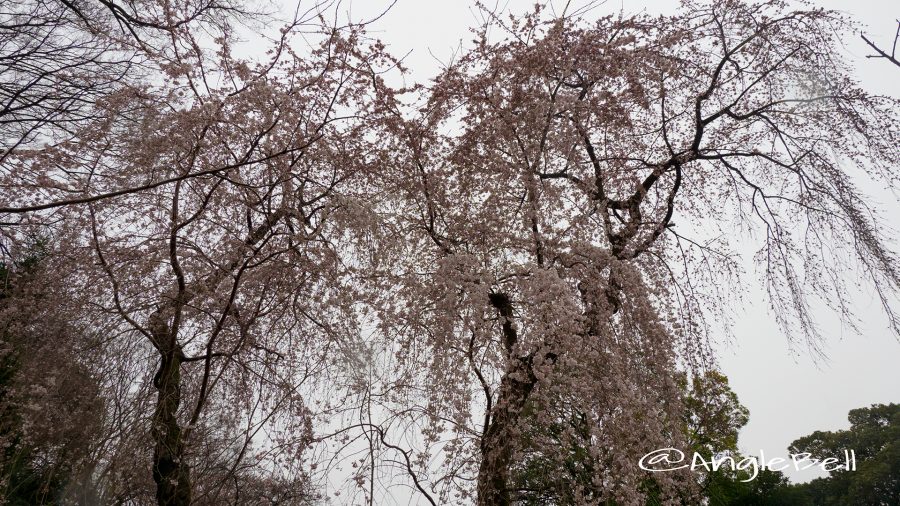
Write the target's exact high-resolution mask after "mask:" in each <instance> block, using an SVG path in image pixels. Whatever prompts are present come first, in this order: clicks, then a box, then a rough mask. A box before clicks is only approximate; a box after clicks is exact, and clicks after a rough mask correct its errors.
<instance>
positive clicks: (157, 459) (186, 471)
mask: <svg viewBox="0 0 900 506" xmlns="http://www.w3.org/2000/svg"><path fill="white" fill-rule="evenodd" d="M181 359H182V354H181V353H180V350H179V349H177V348H173V349H170V350H167V352H166V353H164V354H163V356H162V363H161V364H160V367H159V372H158V373H157V375H156V379H155V381H154V384H155V386H156V389H157V392H158V393H159V395H158V397H157V401H156V411H155V412H154V413H153V430H152V433H153V440H154V442H155V443H156V446H155V448H154V451H153V481H155V482H156V501H157V504H159V505H160V506H163V505H165V506H186V505H189V504H190V503H191V477H190V467H189V466H188V464H187V462H185V460H184V441H183V440H182V430H181V426H180V425H178V417H177V416H178V407H179V405H180V404H181Z"/></svg>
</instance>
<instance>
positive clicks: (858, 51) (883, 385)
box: [285, 0, 900, 481]
mask: <svg viewBox="0 0 900 506" xmlns="http://www.w3.org/2000/svg"><path fill="white" fill-rule="evenodd" d="M285 3H286V4H290V3H291V2H290V1H286V2H285ZM486 3H487V4H488V5H490V6H493V5H494V4H493V3H491V2H486ZM552 3H553V4H554V5H555V6H556V7H557V8H560V7H562V6H564V5H565V2H564V1H563V2H552ZM810 3H811V4H812V5H815V6H821V7H825V8H831V9H837V10H841V11H844V12H846V13H848V14H850V15H851V16H853V17H854V18H855V19H856V20H858V21H859V22H861V23H862V24H863V26H862V29H863V30H864V31H865V33H866V34H867V35H868V36H869V38H870V39H872V40H874V41H875V42H876V43H879V44H880V45H881V47H889V46H890V44H891V42H892V41H893V35H894V32H895V30H896V26H897V25H896V22H895V21H894V20H895V19H896V18H897V17H900V7H897V4H896V3H895V2H889V1H886V0H880V1H879V0H855V1H853V2H849V1H824V0H823V1H813V2H810ZM533 4H534V1H533V0H509V1H507V2H500V3H499V4H498V5H499V7H500V8H501V9H502V8H504V7H505V8H506V9H507V10H509V11H512V12H523V11H525V10H528V9H530V8H531V6H533ZM583 4H584V2H577V1H574V0H573V1H572V5H573V6H578V5H583ZM389 5H390V1H386V0H356V1H355V2H349V1H345V2H344V3H343V4H342V5H341V7H340V9H341V10H342V11H343V12H345V14H346V15H347V16H349V17H350V19H354V20H360V19H366V18H372V17H375V16H377V15H378V14H379V13H381V12H382V11H384V10H385V9H386V8H387V7H388V6H389ZM676 7H677V2H675V1H660V0H655V1H646V0H631V1H629V2H628V3H623V2H612V1H610V2H606V3H604V4H601V5H599V6H598V7H597V8H596V9H595V10H594V11H592V12H593V13H592V14H591V15H597V16H599V15H604V14H609V13H614V12H618V11H620V10H624V11H625V12H626V13H636V12H640V11H647V12H650V13H664V12H671V11H673V10H674V9H675V8H676ZM479 19H480V18H479V16H478V15H477V13H476V12H475V10H474V9H473V8H472V3H471V2H469V1H468V0H442V1H439V0H397V2H396V3H395V4H394V5H393V7H392V8H391V9H390V10H388V12H387V13H386V14H384V16H383V17H381V18H380V19H378V20H377V21H376V22H375V23H374V24H373V25H372V26H371V27H370V35H372V36H375V37H378V38H380V39H381V40H382V41H384V42H385V43H386V44H388V47H389V50H390V51H391V52H392V53H393V54H394V55H396V56H398V57H399V56H403V55H406V56H405V58H404V63H405V65H406V66H407V67H408V68H410V69H411V74H410V76H409V78H410V79H411V80H412V81H419V82H424V81H427V80H428V79H429V78H430V77H431V76H433V75H435V74H436V73H437V72H438V71H439V70H440V68H441V64H442V62H447V61H449V60H450V58H451V57H452V55H453V53H454V51H455V50H456V49H457V48H459V47H460V45H461V44H462V45H463V46H464V47H465V46H468V45H469V41H470V40H471V38H472V37H471V35H470V33H469V32H468V27H470V26H473V25H475V24H477V23H478V21H479ZM845 44H846V51H847V53H848V57H849V58H851V60H852V62H853V63H854V64H855V66H856V68H857V76H858V78H859V79H860V81H861V82H862V84H863V87H864V88H866V89H868V90H869V91H872V92H876V93H881V94H889V95H893V96H895V97H898V96H900V68H898V67H896V66H894V65H893V64H891V63H890V62H888V61H887V60H884V59H867V58H865V55H867V54H871V51H870V50H868V49H867V47H866V46H865V44H864V43H863V42H862V40H861V39H860V38H859V36H858V34H857V35H856V36H854V37H850V38H848V40H846V42H845ZM898 152H900V148H898ZM898 156H900V155H898ZM863 189H864V190H866V191H868V192H870V193H871V194H872V196H873V199H875V201H876V202H879V203H880V205H878V206H877V207H880V208H881V209H882V210H883V211H884V214H883V217H884V218H887V219H888V220H890V222H892V223H893V222H895V221H896V220H897V219H900V206H898V203H897V194H896V192H894V191H892V190H885V189H880V188H875V187H871V188H867V187H866V186H865V185H863ZM891 228H896V227H894V226H892V227H891ZM887 235H888V236H890V237H892V238H893V239H894V240H893V247H894V250H895V251H896V250H898V249H900V248H898V241H897V240H896V237H897V234H896V232H895V230H889V231H887ZM747 253H748V254H752V251H751V250H748V252H747ZM858 274H859V273H855V272H848V273H846V276H848V277H853V276H857V275H858ZM753 278H754V274H753V272H752V271H751V272H748V276H747V279H748V280H749V279H753ZM766 308H767V306H766V303H765V300H764V298H763V295H762V293H761V292H759V291H750V292H748V294H747V297H746V304H745V305H744V306H742V307H735V308H734V322H735V327H734V333H735V340H734V342H732V343H725V342H720V343H718V344H717V345H716V349H717V352H718V355H719V358H720V363H721V367H722V369H723V371H724V372H725V374H727V375H728V377H729V379H730V382H731V386H732V388H733V389H734V391H735V392H736V393H737V394H738V396H739V398H740V400H741V402H742V404H744V405H745V406H746V407H748V408H749V409H750V423H749V425H747V427H746V428H745V429H744V430H743V431H742V432H741V438H740V446H741V449H742V450H743V451H744V452H745V453H747V454H750V455H757V454H758V452H759V450H760V449H762V450H765V452H766V456H767V458H771V457H775V456H782V457H786V456H787V445H788V444H789V443H790V442H791V441H793V440H794V439H796V438H798V437H800V436H804V435H807V434H810V433H812V432H813V431H815V430H836V429H845V428H848V427H849V422H848V421H847V412H848V411H849V410H850V409H853V408H858V407H863V406H868V405H870V404H873V403H889V402H900V344H898V341H897V340H896V339H895V337H894V336H892V335H891V333H890V331H889V330H888V328H887V320H886V318H885V316H884V315H883V314H882V312H881V309H880V306H879V304H878V303H877V301H876V300H875V299H873V297H872V293H871V292H869V291H863V292H861V293H860V294H859V297H858V300H857V307H856V309H857V311H858V315H859V316H860V317H861V318H862V320H863V322H864V324H863V325H862V335H861V336H857V335H854V334H852V333H848V332H845V331H843V330H842V329H841V328H840V326H839V324H838V322H837V319H836V318H834V317H833V315H830V314H829V311H828V310H827V309H823V310H822V311H821V314H820V315H819V316H820V318H819V321H820V323H821V324H822V331H823V334H824V335H826V336H827V340H826V341H825V342H824V343H823V344H822V348H823V351H824V352H825V354H826V355H827V358H826V359H824V360H823V359H818V360H817V359H815V358H813V356H812V354H810V353H809V352H808V350H807V349H806V348H804V345H802V344H797V345H794V346H793V347H792V346H791V345H790V343H789V340H788V339H787V336H785V335H783V334H782V333H780V331H779V329H778V327H777V326H776V325H775V323H774V321H773V318H772V317H771V316H770V315H769V314H768V313H767V309H766ZM786 473H787V474H788V476H790V477H791V479H792V480H794V481H807V480H809V479H812V478H814V477H816V476H819V475H820V474H818V473H816V472H815V471H813V470H808V471H803V472H799V473H797V472H791V471H790V470H788V471H786Z"/></svg>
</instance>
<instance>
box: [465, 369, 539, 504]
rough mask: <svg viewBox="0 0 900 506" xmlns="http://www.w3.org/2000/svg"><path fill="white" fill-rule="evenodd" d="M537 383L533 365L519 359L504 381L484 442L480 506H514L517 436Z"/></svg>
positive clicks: (480, 476)
mask: <svg viewBox="0 0 900 506" xmlns="http://www.w3.org/2000/svg"><path fill="white" fill-rule="evenodd" d="M536 383H537V378H535V376H534V373H533V372H532V370H531V364H530V361H526V360H522V359H516V364H515V366H514V368H513V369H512V370H511V371H508V372H507V373H506V374H505V375H504V376H503V379H502V380H501V381H500V390H499V392H498V393H497V404H496V406H495V408H494V410H493V412H492V413H491V422H490V424H489V425H488V429H487V431H486V432H485V434H484V436H483V437H482V439H481V466H480V467H479V469H478V504H479V505H483V506H488V505H490V506H508V505H510V504H512V497H511V494H510V489H509V472H510V467H511V466H512V464H513V462H512V459H513V452H514V450H515V448H514V447H513V441H514V440H515V436H514V435H513V432H515V430H516V425H517V424H518V421H519V415H520V414H521V412H522V410H523V409H524V408H525V403H526V402H527V401H528V396H529V395H530V394H531V391H532V390H534V386H535V384H536Z"/></svg>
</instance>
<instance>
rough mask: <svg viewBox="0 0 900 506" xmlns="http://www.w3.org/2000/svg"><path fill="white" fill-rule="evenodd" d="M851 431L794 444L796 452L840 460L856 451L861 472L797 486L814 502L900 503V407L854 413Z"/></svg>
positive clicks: (842, 471) (841, 472)
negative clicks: (848, 452)
mask: <svg viewBox="0 0 900 506" xmlns="http://www.w3.org/2000/svg"><path fill="white" fill-rule="evenodd" d="M849 419H850V429H848V430H840V431H833V432H825V431H816V432H814V433H812V434H810V435H809V436H804V437H802V438H799V439H797V440H796V441H794V442H793V443H791V446H790V451H791V453H810V454H811V455H812V458H814V459H819V460H824V459H827V458H838V459H839V462H843V460H844V458H845V456H844V451H845V450H846V451H849V450H854V452H855V453H856V458H857V469H856V470H854V471H848V470H846V469H838V470H835V471H831V472H830V473H829V476H828V477H827V478H818V479H816V480H813V481H812V482H810V483H805V484H803V485H799V486H798V487H797V488H798V489H800V490H801V491H803V492H804V493H805V495H806V496H807V497H808V498H809V500H811V501H812V503H813V504H821V505H826V506H827V505H831V504H864V505H879V506H880V505H888V504H896V503H897V502H900V405H898V404H874V405H872V406H870V407H868V408H858V409H853V410H851V411H850V415H849Z"/></svg>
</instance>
